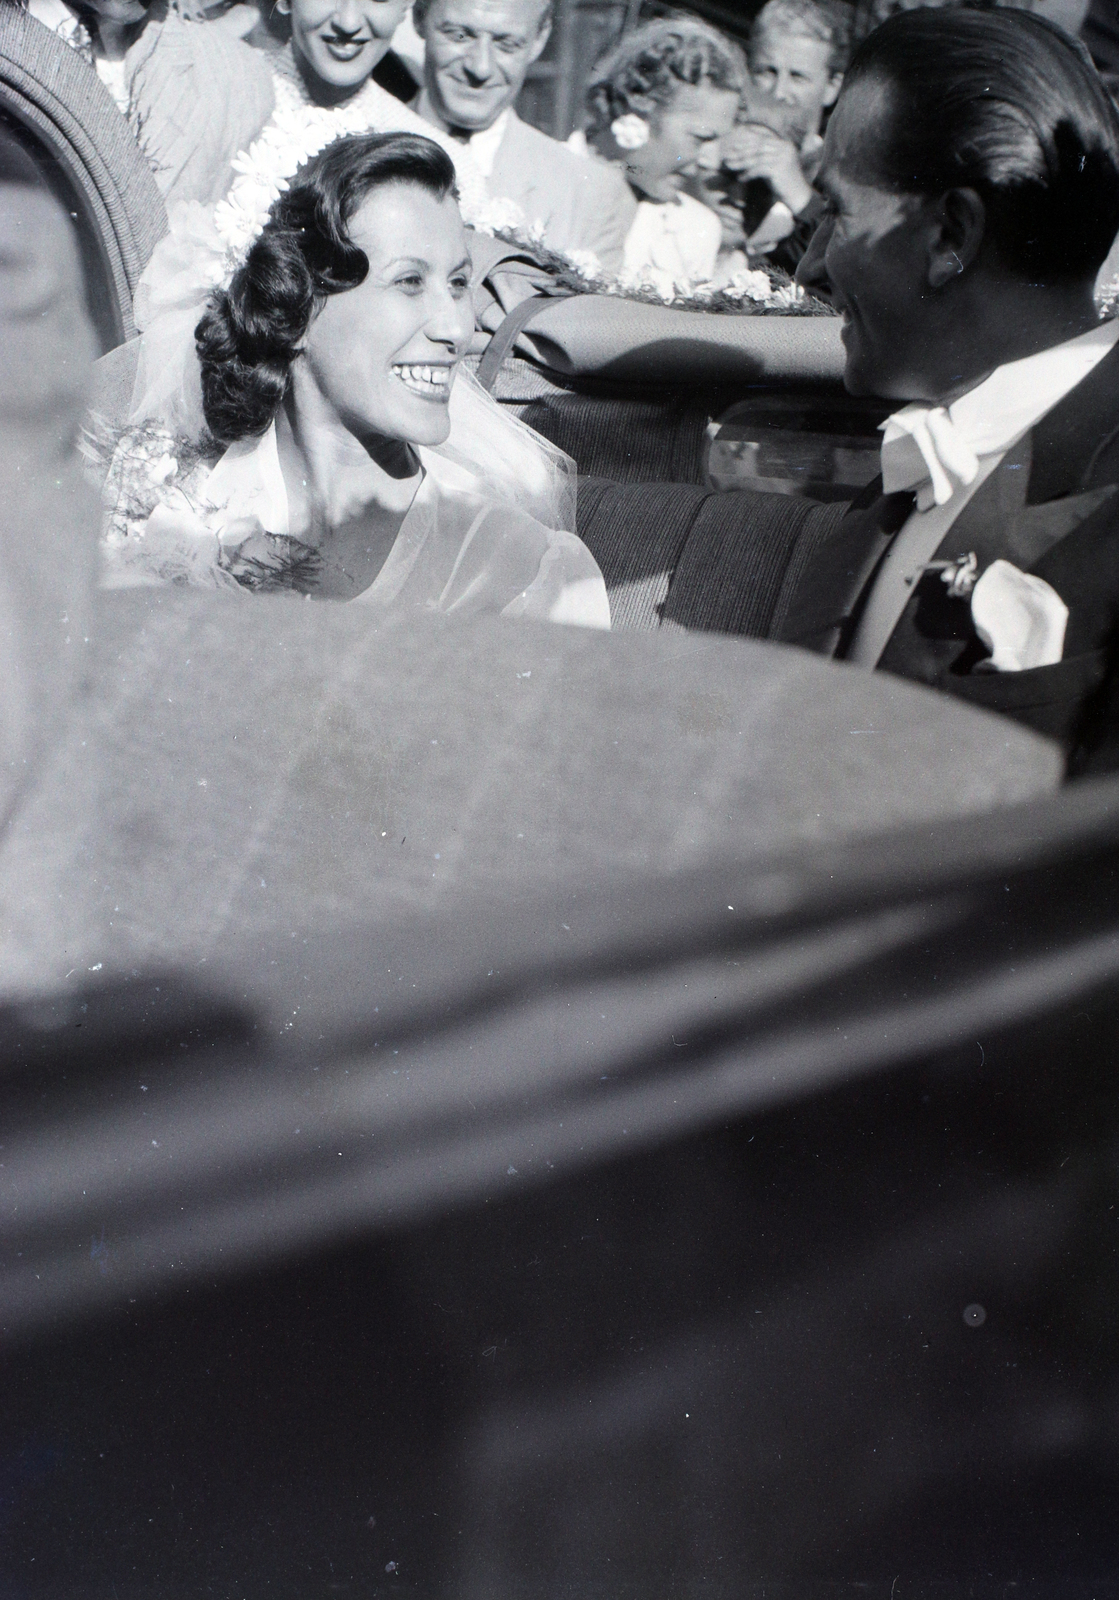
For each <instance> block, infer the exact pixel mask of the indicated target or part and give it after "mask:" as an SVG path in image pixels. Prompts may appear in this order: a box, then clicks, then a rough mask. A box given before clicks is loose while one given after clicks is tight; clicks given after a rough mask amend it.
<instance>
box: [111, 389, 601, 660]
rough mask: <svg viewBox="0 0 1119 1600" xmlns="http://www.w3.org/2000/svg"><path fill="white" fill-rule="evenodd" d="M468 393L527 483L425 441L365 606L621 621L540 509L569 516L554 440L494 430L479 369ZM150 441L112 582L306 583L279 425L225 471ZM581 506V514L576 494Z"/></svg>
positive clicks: (129, 453) (122, 496) (126, 486)
mask: <svg viewBox="0 0 1119 1600" xmlns="http://www.w3.org/2000/svg"><path fill="white" fill-rule="evenodd" d="M472 390H473V391H475V394H473V395H472ZM455 392H457V393H459V395H460V398H459V402H458V406H457V407H456V410H458V411H459V412H460V414H461V411H462V409H463V407H464V406H465V408H466V410H467V411H468V413H472V414H475V415H476V417H477V419H478V420H479V421H480V422H481V424H482V426H483V427H484V428H486V429H487V430H488V432H489V434H490V437H491V439H492V441H493V447H497V445H498V442H500V444H501V445H502V446H503V447H504V449H505V452H506V457H505V459H506V462H508V457H509V451H510V448H511V447H512V448H514V450H515V452H516V454H517V455H518V456H519V459H520V464H521V467H522V469H523V476H522V481H521V483H520V484H519V485H513V484H510V485H509V489H508V493H506V494H502V493H500V492H499V491H498V490H497V484H496V482H495V478H494V475H493V474H492V473H491V474H490V475H489V477H488V481H487V479H486V478H484V477H483V476H482V475H481V474H480V473H479V472H478V471H476V470H474V469H473V468H472V467H471V466H470V465H469V464H468V463H467V462H465V461H461V462H460V461H458V460H456V459H455V455H456V452H455V451H454V450H453V449H448V448H447V447H444V448H443V449H439V450H428V449H425V448H422V447H421V448H420V449H419V450H418V451H417V454H418V455H419V458H420V463H421V465H422V467H423V478H422V481H421V483H420V487H419V489H418V491H417V493H416V497H415V499H414V500H413V502H412V505H411V506H410V508H409V510H408V512H407V514H406V516H405V518H404V521H403V523H402V525H401V527H400V531H399V533H398V534H397V536H396V539H395V541H394V542H393V545H392V548H391V549H390V551H389V554H388V557H387V558H386V560H385V563H384V565H383V567H382V568H381V570H380V572H379V573H378V574H377V575H376V577H375V578H374V579H373V582H372V583H371V584H370V585H369V586H368V587H367V588H366V589H364V590H363V591H362V592H361V593H360V594H358V595H356V596H355V597H354V600H353V602H352V603H354V604H357V605H368V606H375V607H378V608H380V609H382V610H384V609H387V608H388V607H390V606H393V607H398V606H409V607H416V608H419V609H421V610H424V611H439V612H453V613H456V614H458V615H469V614H472V613H479V612H487V613H490V614H494V613H499V614H501V615H502V616H509V617H534V618H538V619H540V620H544V621H549V622H570V623H577V624H581V625H582V626H584V627H591V628H608V627H609V626H610V605H609V601H608V599H607V596H606V586H605V584H604V582H603V579H602V574H601V573H600V572H599V570H598V566H597V565H596V563H595V561H594V558H593V557H592V555H591V553H590V551H589V550H588V549H587V547H586V546H585V545H584V544H583V542H582V540H580V539H579V538H577V537H576V536H575V534H573V533H571V532H568V531H567V530H566V529H565V528H563V527H560V526H555V525H549V523H548V522H545V521H541V520H540V519H539V518H538V517H535V516H533V515H532V513H531V511H530V510H529V509H528V505H529V504H530V503H532V501H533V499H534V498H535V499H536V501H537V503H538V508H539V509H540V510H541V511H542V512H544V514H545V516H547V515H548V513H549V510H550V511H551V513H552V522H553V523H554V522H558V521H560V520H561V519H562V517H563V513H562V511H561V509H560V507H561V502H560V500H557V498H556V496H557V492H559V493H560V494H561V495H562V493H563V490H562V488H561V484H562V479H563V477H565V476H566V474H562V473H561V472H560V471H559V470H558V469H557V466H556V465H555V464H554V463H549V462H548V457H547V454H546V451H544V450H539V453H538V445H542V444H543V441H539V442H538V441H536V440H535V438H534V436H533V435H532V434H531V431H530V430H529V429H527V428H523V427H522V426H521V425H520V424H516V423H514V422H513V419H510V418H506V417H504V416H502V415H500V413H499V414H498V418H497V423H498V427H497V428H496V429H494V428H493V426H492V419H491V418H490V417H488V416H487V406H492V402H490V401H489V398H488V396H486V395H481V400H482V401H484V402H486V405H480V404H479V402H478V400H477V398H476V395H477V394H480V393H481V392H480V391H477V390H476V386H475V385H472V383H471V380H470V379H469V377H466V376H465V375H463V374H460V375H459V377H458V378H457V379H456V383H455ZM494 409H495V410H496V407H495V408H494ZM510 424H512V425H510ZM518 433H519V434H520V435H523V437H518ZM499 436H500V441H499ZM136 437H137V436H136V435H133V434H126V435H125V436H124V438H123V439H122V440H121V441H120V442H119V443H118V446H117V449H116V453H115V455H114V459H113V463H112V465H111V467H110V470H109V475H108V479H107V483H106V491H107V493H106V498H107V501H108V506H109V514H108V515H107V517H106V524H105V531H104V534H103V537H102V584H103V586H104V587H107V588H124V587H133V586H135V585H142V584H165V583H179V584H193V585H199V586H204V587H215V588H228V589H234V590H241V592H242V593H244V592H246V590H247V589H248V588H260V589H269V588H290V587H293V586H294V587H299V586H300V585H299V583H298V582H296V583H295V584H294V585H293V583H292V576H293V573H294V572H295V571H297V569H298V568H299V565H300V561H301V559H302V558H305V557H306V555H307V554H308V552H307V550H306V547H305V546H303V545H301V544H299V542H298V541H297V540H293V539H292V537H291V533H290V519H289V509H288V495H287V488H286V485H285V483H284V477H283V472H282V470H281V467H280V460H279V454H278V451H277V447H276V428H275V425H274V424H273V425H272V426H271V427H270V428H269V429H268V430H267V432H266V433H265V434H263V435H262V436H261V437H260V438H259V439H250V440H245V441H243V442H241V443H239V444H235V445H232V446H230V448H229V449H228V450H226V451H225V453H224V455H223V456H222V457H221V459H220V460H219V461H218V462H217V464H216V465H215V466H214V467H213V468H211V469H207V468H205V467H201V468H197V467H196V468H195V469H194V470H193V471H190V470H187V471H186V472H180V469H179V464H178V462H177V460H176V459H175V458H174V456H173V455H171V451H172V450H173V449H174V444H173V441H172V440H171V439H170V437H169V436H168V435H162V436H160V435H159V434H153V433H151V432H150V431H149V432H148V433H147V434H146V435H144V436H142V438H143V444H144V448H142V449H138V448H137V444H136ZM558 454H559V453H558V452H556V455H557V456H558ZM560 459H561V460H563V459H565V458H560ZM153 502H154V503H153ZM568 503H569V506H570V511H571V520H572V521H573V520H574V515H573V512H574V505H573V500H572V499H571V497H570V495H569V496H568ZM243 585H244V587H242V586H243ZM309 586H310V587H311V588H313V578H312V581H311V583H310V585H309Z"/></svg>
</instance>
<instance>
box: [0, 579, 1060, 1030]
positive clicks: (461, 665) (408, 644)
mask: <svg viewBox="0 0 1119 1600" xmlns="http://www.w3.org/2000/svg"><path fill="white" fill-rule="evenodd" d="M92 621H93V626H91V628H90V629H89V632H88V638H89V643H88V644H86V645H84V646H83V649H82V656H83V665H84V669H85V676H86V680H87V684H88V689H87V692H86V694H85V696H84V698H83V699H82V700H81V701H80V702H79V704H78V705H77V707H76V710H75V713H74V719H73V724H72V731H71V734H70V736H69V737H68V738H67V739H66V740H65V741H64V742H63V744H62V746H61V747H60V749H59V751H58V753H57V756H56V757H54V758H52V759H51V761H50V762H49V763H47V764H45V765H44V766H43V767H42V768H41V770H40V771H39V772H38V773H37V775H36V781H35V784H34V788H33V791H32V792H31V793H29V794H28V796H27V798H26V800H25V803H24V805H23V807H22V810H21V811H20V812H19V813H18V815H17V816H16V817H15V819H14V821H13V824H12V826H11V828H10V830H9V833H8V836H7V838H6V840H5V842H4V848H3V850H0V972H2V973H3V987H4V989H5V991H6V992H7V993H9V994H11V993H18V992H20V991H21V990H26V989H32V990H43V989H47V990H50V989H55V988H57V987H59V986H60V985H62V984H63V982H64V980H65V979H66V975H67V974H68V973H71V972H72V971H73V969H75V968H76V969H77V970H78V972H79V973H82V972H84V971H85V969H86V968H88V967H91V966H93V965H95V964H96V963H101V964H102V966H101V968H100V969H99V970H101V971H102V972H103V973H104V976H105V977H106V978H108V977H109V976H110V974H111V973H113V972H114V971H119V970H121V969H122V968H123V970H124V971H125V972H128V971H131V969H132V967H133V966H135V965H137V963H138V961H141V960H142V961H146V962H159V961H162V960H168V961H175V962H177V963H182V964H184V965H186V964H188V963H193V962H197V961H199V960H202V959H203V958H206V957H209V958H211V959H215V960H216V959H217V958H218V952H219V951H220V948H221V947H222V945H223V944H224V943H225V942H226V941H228V940H229V939H231V938H234V937H242V938H245V939H252V938H259V937H260V936H261V935H266V936H267V937H268V938H269V939H275V938H276V937H277V934H278V933H279V935H280V936H281V937H283V936H284V935H286V934H287V933H288V932H290V931H294V930H299V932H300V934H301V935H304V936H307V937H313V936H314V934H315V932H316V929H319V928H329V929H331V930H332V932H333V933H334V935H338V934H339V931H340V930H341V929H342V928H343V927H345V926H346V925H347V922H348V921H350V920H356V919H360V918H363V917H366V916H371V915H379V914H383V913H387V912H391V911H392V910H393V909H394V908H402V907H408V906H410V907H413V908H415V909H416V910H417V911H420V912H430V911H434V910H437V909H438V908H439V907H440V906H442V905H444V904H446V903H447V900H448V897H450V898H451V899H452V901H454V900H457V899H458V897H459V896H461V895H462V894H463V893H465V892H467V891H468V890H469V891H476V892H479V893H485V894H486V895H487V896H489V897H490V899H491V901H492V903H493V904H494V905H495V907H498V906H500V905H501V904H502V903H503V902H504V901H505V900H507V899H508V898H509V897H510V896H513V895H519V894H524V893H528V892H530V891H532V892H535V891H537V890H538V891H539V892H540V893H542V894H544V893H546V894H548V895H550V896H552V897H553V902H554V904H555V907H556V913H557V914H556V918H555V921H556V924H557V927H558V924H559V923H560V922H562V921H564V920H570V919H569V918H565V917H563V916H562V914H561V913H562V901H563V899H564V897H565V896H566V895H567V894H569V892H570V890H571V888H572V885H573V884H574V882H575V881H580V882H584V883H587V884H594V886H595V891H596V893H598V894H601V893H604V892H605V891H606V886H607V885H608V884H609V883H610V882H611V881H612V878H613V876H614V875H615V874H624V873H631V872H633V871H645V870H649V869H650V868H654V869H655V870H656V871H657V872H674V871H678V870H683V869H686V868H688V867H689V866H695V865H699V864H700V863H703V862H714V861H718V860H721V859H723V857H724V856H730V857H732V858H733V859H735V860H739V861H746V860H751V859H752V860H757V859H759V858H761V857H763V856H765V855H766V854H768V853H770V852H772V851H774V850H781V849H790V850H791V849H795V848H796V847H797V846H798V845H799V844H802V843H805V842H807V841H809V840H814V839H815V840H825V839H842V838H853V837H857V836H860V835H863V836H865V835H868V834H875V833H878V832H881V831H882V830H883V829H886V828H889V827H892V826H901V825H903V824H905V823H917V822H919V821H928V820H931V819H933V818H936V817H940V818H949V817H961V816H967V815H972V814H975V813H977V812H981V811H985V810H987V809H988V808H990V807H991V806H994V805H997V804H1000V803H1013V802H1015V801H1022V800H1026V799H1028V798H1031V797H1035V796H1039V795H1041V794H1044V793H1047V792H1050V791H1051V790H1052V788H1053V787H1054V785H1055V783H1056V782H1057V780H1058V776H1059V771H1060V760H1059V756H1058V753H1057V752H1056V751H1055V750H1054V749H1053V748H1052V747H1051V746H1049V745H1048V744H1046V743H1044V742H1043V741H1039V740H1037V739H1035V738H1034V737H1032V736H1031V735H1029V734H1028V733H1025V732H1024V731H1023V730H1021V729H1018V728H1016V727H1015V726H1014V725H1013V724H1012V723H1009V722H1005V721H998V720H995V719H991V718H987V717H983V716H979V715H977V714H975V713H973V712H971V711H969V710H968V709H966V708H963V707H960V706H959V705H957V704H955V703H953V702H952V701H950V700H949V699H947V698H946V697H944V696H938V695H929V694H928V692H927V691H926V690H924V689H921V688H919V687H915V686H913V685H911V684H906V683H903V682H901V681H900V680H898V679H896V678H890V677H888V676H886V675H885V674H868V673H860V672H856V671H853V670H852V669H850V668H848V667H844V666H842V665H834V664H832V663H830V662H825V661H820V660H818V659H814V658H813V657H812V656H811V655H808V654H807V653H805V652H798V651H792V650H783V649H774V648H773V647H772V646H769V645H765V644H758V643H753V642H744V641H741V640H723V639H718V638H714V637H711V636H700V635H695V634H688V635H682V634H667V633H661V634H660V635H657V636H652V635H647V636H644V637H639V636H636V635H633V634H628V635H622V634H603V633H600V632H596V631H595V630H593V629H588V628H556V627H549V626H543V625H540V624H537V623H531V622H525V621H522V622H517V621H512V622H511V621H506V620H503V619H498V618H488V617H480V618H463V619H460V618H457V617H448V616H427V615H424V614H422V613H416V612H414V611H402V610H401V609H399V608H398V609H396V610H394V611H393V612H392V613H391V614H386V615H384V616H380V615H378V614H377V613H376V612H375V611H374V610H372V609H370V608H368V607H365V606H361V605H341V606H329V605H326V606H324V605H318V604H315V603H314V602H311V601H305V600H302V599H298V598H292V597H289V596H274V597H263V598H261V599H258V600H255V601H252V602H248V603H246V602H243V601H241V600H240V599H239V598H238V597H237V596H236V595H231V596H226V595H222V594H210V593H203V592H200V591H184V590H175V589H168V588H155V589H134V590H129V591H125V592H119V593H115V594H114V593H105V592H104V591H102V592H101V593H100V594H99V595H98V596H97V604H96V608H95V611H94V615H93V619H92ZM868 728H870V729H873V737H872V738H868V737H867V734H866V730H867V729H868ZM915 774H920V781H919V782H918V781H915ZM558 936H559V935H558V934H557V937H558ZM214 970H215V971H220V970H221V968H220V962H219V964H218V966H217V967H216V968H215V969H214ZM293 1003H297V1002H293Z"/></svg>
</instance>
